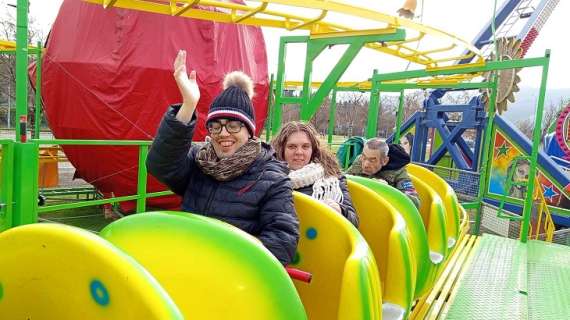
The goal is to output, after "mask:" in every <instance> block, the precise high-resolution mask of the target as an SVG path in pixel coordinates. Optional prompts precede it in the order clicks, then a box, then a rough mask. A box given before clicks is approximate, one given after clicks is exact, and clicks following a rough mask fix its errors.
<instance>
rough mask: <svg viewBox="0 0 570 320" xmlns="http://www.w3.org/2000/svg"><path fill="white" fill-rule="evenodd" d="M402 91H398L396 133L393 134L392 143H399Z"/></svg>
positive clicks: (402, 113) (402, 108)
mask: <svg viewBox="0 0 570 320" xmlns="http://www.w3.org/2000/svg"><path fill="white" fill-rule="evenodd" d="M404 99H405V96H404V90H402V91H400V98H399V101H398V113H397V114H396V132H394V143H399V142H400V128H401V126H402V121H403V119H404Z"/></svg>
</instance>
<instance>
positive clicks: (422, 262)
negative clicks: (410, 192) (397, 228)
mask: <svg viewBox="0 0 570 320" xmlns="http://www.w3.org/2000/svg"><path fill="white" fill-rule="evenodd" d="M347 178H348V179H349V181H354V182H356V183H358V184H361V185H363V186H365V187H367V188H369V189H370V190H373V191H374V192H375V193H376V194H378V195H379V196H380V197H381V198H382V199H384V200H386V201H388V203H389V204H390V205H391V206H392V207H394V209H396V210H397V211H398V213H399V214H400V215H401V216H402V217H403V219H404V221H405V226H406V230H407V234H406V235H407V236H408V243H409V245H410V249H411V256H412V264H413V265H414V267H413V268H414V269H415V270H416V282H415V286H414V287H415V290H414V298H419V297H420V296H421V295H422V294H423V293H425V292H427V291H428V290H429V289H430V286H431V285H432V283H431V282H429V281H430V278H429V275H430V274H431V273H433V272H432V271H431V270H432V269H433V268H435V265H434V264H433V263H432V262H431V260H430V256H429V252H430V250H429V247H428V240H427V233H426V228H425V226H424V222H423V220H422V217H421V215H420V212H419V211H418V209H417V208H416V206H415V205H414V203H413V202H412V201H411V200H410V198H408V197H407V196H406V195H405V194H404V193H402V192H401V191H400V190H398V189H396V188H393V187H392V186H390V185H388V184H386V183H382V182H379V181H377V180H375V179H369V178H364V177H358V176H351V175H349V176H347ZM365 237H366V236H365Z"/></svg>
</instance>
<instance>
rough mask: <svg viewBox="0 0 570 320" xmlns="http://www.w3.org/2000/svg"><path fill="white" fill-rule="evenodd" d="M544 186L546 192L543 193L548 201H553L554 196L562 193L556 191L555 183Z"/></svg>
mask: <svg viewBox="0 0 570 320" xmlns="http://www.w3.org/2000/svg"><path fill="white" fill-rule="evenodd" d="M542 188H543V189H544V193H543V195H544V197H545V198H546V199H548V201H550V202H552V198H554V197H556V196H557V195H559V194H560V193H558V192H556V191H554V186H553V185H550V186H545V185H542Z"/></svg>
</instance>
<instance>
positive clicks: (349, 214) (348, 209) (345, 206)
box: [295, 175, 358, 228]
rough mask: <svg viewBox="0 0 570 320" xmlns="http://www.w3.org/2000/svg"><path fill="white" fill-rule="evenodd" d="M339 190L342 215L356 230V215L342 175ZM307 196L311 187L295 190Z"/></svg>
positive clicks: (311, 190) (311, 192)
mask: <svg viewBox="0 0 570 320" xmlns="http://www.w3.org/2000/svg"><path fill="white" fill-rule="evenodd" d="M338 180H339V181H338V182H339V185H340V189H341V190H342V203H339V206H340V209H341V213H342V215H343V216H344V217H345V218H347V219H348V221H350V222H351V223H352V224H353V225H354V226H355V227H357V228H358V215H357V214H356V211H355V210H354V207H353V206H352V199H351V198H350V193H348V187H347V186H346V177H345V176H344V175H342V176H341V177H340V178H339V179H338ZM295 191H299V192H301V193H304V194H306V195H308V196H311V195H312V194H313V185H310V186H304V187H301V188H299V189H295Z"/></svg>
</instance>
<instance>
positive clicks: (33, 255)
mask: <svg viewBox="0 0 570 320" xmlns="http://www.w3.org/2000/svg"><path fill="white" fill-rule="evenodd" d="M0 252H2V254H0V318H1V319H133V320H135V319H136V320H139V319H156V320H161V319H183V316H182V314H181V312H180V311H179V310H178V308H177V306H176V305H175V304H174V302H173V301H172V299H171V298H170V297H169V296H168V294H167V293H166V291H165V290H164V289H163V288H162V287H161V286H160V285H159V284H158V282H157V281H156V280H155V279H154V278H153V277H152V276H151V275H150V274H149V273H148V272H147V271H146V270H145V269H144V268H143V267H142V266H141V265H140V264H139V263H138V262H136V261H135V260H134V259H132V258H131V257H129V256H127V255H126V254H124V253H123V252H122V251H120V250H119V249H117V248H116V247H114V246H113V245H112V244H110V243H109V242H107V241H105V240H104V239H101V238H100V237H98V236H97V235H95V234H93V233H91V232H88V231H85V230H82V229H79V228H75V227H70V226H64V225H60V224H43V223H42V224H31V225H25V226H21V227H16V228H13V229H10V230H7V231H4V232H2V233H1V234H0Z"/></svg>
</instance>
